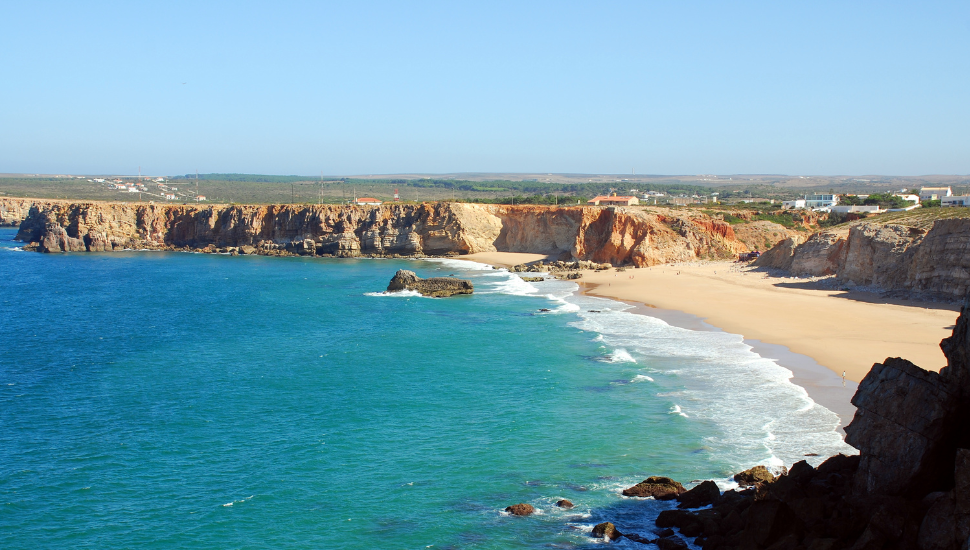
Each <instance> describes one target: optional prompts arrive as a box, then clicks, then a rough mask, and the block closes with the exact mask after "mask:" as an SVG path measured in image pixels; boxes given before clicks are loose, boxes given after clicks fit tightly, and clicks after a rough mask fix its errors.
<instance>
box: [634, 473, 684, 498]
mask: <svg viewBox="0 0 970 550" xmlns="http://www.w3.org/2000/svg"><path fill="white" fill-rule="evenodd" d="M684 492H686V490H685V489H684V486H683V485H681V484H680V483H679V482H677V481H674V480H672V479H670V478H669V477H661V476H651V477H648V478H647V479H645V480H643V481H641V482H640V483H637V484H636V485H634V486H633V487H630V488H628V489H624V490H623V496H628V497H653V498H655V499H657V500H671V499H674V498H677V495H680V494H681V493H684Z"/></svg>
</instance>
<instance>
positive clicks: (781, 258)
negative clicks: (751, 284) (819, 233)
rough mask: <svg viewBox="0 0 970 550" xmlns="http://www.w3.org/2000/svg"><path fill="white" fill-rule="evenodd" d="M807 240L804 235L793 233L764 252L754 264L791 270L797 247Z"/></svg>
mask: <svg viewBox="0 0 970 550" xmlns="http://www.w3.org/2000/svg"><path fill="white" fill-rule="evenodd" d="M803 242H805V237H803V236H802V235H792V236H791V237H788V238H787V239H783V240H781V241H779V242H778V243H776V244H775V245H774V246H773V247H772V248H770V249H769V250H768V251H766V252H763V253H762V254H761V256H759V257H758V259H757V260H755V261H754V262H753V264H752V265H755V266H757V267H769V268H773V269H783V270H785V271H791V266H792V261H794V259H795V249H796V248H797V247H798V245H800V244H802V243H803Z"/></svg>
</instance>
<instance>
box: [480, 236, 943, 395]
mask: <svg viewBox="0 0 970 550" xmlns="http://www.w3.org/2000/svg"><path fill="white" fill-rule="evenodd" d="M463 258H466V259H469V260H474V261H478V262H483V263H489V264H492V265H496V266H504V267H507V266H510V265H515V264H519V263H523V262H528V261H534V260H537V259H541V258H543V256H542V255H539V254H518V253H503V252H491V253H482V254H471V255H468V256H463ZM577 282H578V283H579V284H580V287H581V288H582V289H583V290H584V292H587V293H589V294H590V295H594V296H603V297H609V298H615V299H618V300H623V301H627V302H635V303H640V304H644V305H646V306H647V307H649V308H657V314H658V315H657V316H658V317H663V316H664V315H665V314H666V315H668V316H669V315H670V314H671V313H670V312H671V311H673V312H683V313H686V314H690V315H693V316H696V317H698V318H700V319H703V321H704V322H706V323H708V324H710V325H712V326H714V327H717V328H720V329H722V330H725V331H727V332H730V333H734V334H740V335H742V336H744V338H745V339H746V340H755V341H758V343H762V344H765V345H768V346H770V345H777V346H784V347H786V348H788V349H789V350H790V351H791V352H793V353H795V354H801V355H805V356H808V357H810V358H812V359H814V360H815V361H816V362H817V363H818V364H819V365H822V366H824V367H827V368H828V369H830V370H832V371H833V372H835V373H837V374H838V375H839V376H841V375H842V372H843V371H845V373H846V378H847V379H848V380H850V381H854V382H858V381H859V380H861V379H862V378H863V377H864V376H865V375H866V373H867V372H869V369H870V368H871V367H872V365H873V363H879V362H882V361H883V360H884V359H886V358H887V357H903V358H905V359H908V360H910V361H912V362H913V363H915V364H917V365H919V366H920V367H923V368H925V369H927V370H932V371H939V370H940V369H941V368H942V367H944V366H945V365H946V358H945V357H944V356H943V353H942V351H940V347H939V342H940V340H942V339H943V338H945V337H947V336H949V335H950V331H951V330H952V326H953V324H954V322H955V321H956V318H957V316H958V315H959V308H958V307H957V306H955V305H951V304H940V303H935V302H918V301H910V300H893V299H883V298H880V297H879V296H878V295H875V294H872V293H866V292H856V291H852V292H847V291H840V290H832V289H826V288H823V285H820V284H818V283H815V282H813V281H811V280H809V279H797V278H781V277H771V276H768V275H767V274H765V273H763V272H760V271H756V270H753V269H751V268H749V267H746V266H745V267H742V266H741V264H737V263H735V262H729V261H721V262H694V263H689V264H680V265H664V266H655V267H652V268H640V269H633V268H628V269H626V271H622V272H617V271H615V270H613V269H611V270H609V271H600V272H592V271H586V272H584V273H583V278H582V279H580V280H578V281H577ZM664 310H666V313H665V311H664ZM643 312H645V313H648V314H649V311H648V310H645V311H643ZM682 321H683V320H682ZM672 324H679V325H683V324H684V322H680V323H678V322H676V321H673V322H672Z"/></svg>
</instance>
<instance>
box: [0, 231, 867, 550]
mask: <svg viewBox="0 0 970 550" xmlns="http://www.w3.org/2000/svg"><path fill="white" fill-rule="evenodd" d="M15 233H16V230H14V229H9V228H2V229H0V546H2V547H3V548H7V549H16V548H166V549H167V548H176V547H178V548H281V549H289V548H321V549H337V548H381V549H385V548H386V549H398V548H400V549H411V548H437V549H444V548H467V549H518V548H522V549H534V548H585V547H587V546H592V545H594V544H596V541H593V540H592V539H590V538H589V531H590V528H591V527H592V526H593V525H595V524H596V523H599V522H600V521H605V520H610V521H613V522H614V523H616V524H617V526H618V528H619V529H620V530H621V531H624V532H627V531H629V532H642V533H646V532H647V531H648V530H649V529H650V528H651V527H652V521H653V519H654V518H655V517H656V515H657V513H659V511H660V510H662V509H665V508H667V507H668V506H669V504H668V503H662V502H657V501H652V500H646V501H643V500H638V499H628V498H625V497H622V496H621V495H620V490H622V489H623V488H625V487H629V486H630V485H633V484H634V483H636V482H638V481H640V480H642V479H644V478H645V477H647V476H649V475H667V476H670V477H673V478H675V479H677V480H680V481H682V482H684V483H685V484H686V483H688V482H690V481H692V480H700V479H711V478H713V479H717V480H719V481H720V482H721V484H722V486H724V487H728V486H730V484H729V481H728V478H729V476H730V475H731V474H732V473H734V472H736V471H738V470H740V469H743V468H747V467H751V466H754V465H756V464H769V465H782V464H784V465H789V466H790V465H791V464H792V463H793V462H795V461H797V460H800V459H802V458H803V457H804V455H805V454H807V453H817V454H819V455H820V456H819V457H817V458H815V457H813V458H811V459H810V460H811V461H812V462H814V463H816V464H817V463H818V462H820V461H821V460H822V459H824V457H825V456H828V455H831V454H834V453H837V452H840V451H841V452H851V449H850V448H849V447H847V446H845V444H844V443H842V441H841V438H840V436H839V435H838V433H837V432H836V426H837V423H838V419H837V417H836V416H835V414H833V413H832V412H830V411H828V410H826V409H824V408H822V407H819V406H818V405H815V404H814V403H813V402H812V401H811V400H810V399H809V398H808V397H807V395H806V393H805V392H804V391H803V390H802V389H801V388H799V387H797V386H794V385H792V384H791V383H790V382H789V378H790V377H791V372H790V371H788V370H787V369H784V368H782V367H780V366H778V365H777V364H775V363H774V362H773V361H770V360H767V359H764V358H761V357H759V356H758V355H756V354H754V353H753V352H752V351H751V349H750V347H749V346H747V345H745V344H744V343H743V342H742V338H741V337H740V336H737V335H732V334H727V333H723V332H701V331H692V330H687V329H682V328H677V327H672V326H670V325H667V324H666V323H664V322H663V321H660V320H658V319H655V318H652V317H647V316H643V315H637V314H634V313H631V312H629V311H628V310H629V306H627V305H625V304H622V303H619V302H614V301H610V300H605V299H599V298H590V297H583V296H579V295H577V293H576V289H577V287H576V285H575V284H573V283H569V282H562V281H545V282H541V283H525V282H523V281H522V280H521V279H519V278H518V277H517V276H515V275H513V274H510V273H508V272H506V271H505V270H494V269H491V268H489V267H488V266H483V265H481V264H475V263H472V262H464V261H460V260H440V261H427V260H425V261H421V260H372V259H360V260H353V259H344V260H341V259H315V258H267V257H255V256H239V257H230V256H225V255H203V254H189V253H167V252H139V251H131V252H121V253H103V254H53V255H45V254H38V253H33V252H24V251H21V250H18V249H17V248H16V247H17V246H19V244H20V243H15V242H13V241H12V240H11V239H12V238H13V236H14V234H15ZM402 268H403V269H411V270H413V271H416V272H417V273H418V275H420V276H423V277H428V276H440V275H450V274H455V275H457V276H461V277H465V278H469V279H471V280H472V281H473V282H474V284H475V290H476V292H475V294H474V295H472V296H459V297H453V298H447V299H433V298H423V297H420V296H416V295H413V294H412V293H403V294H396V295H387V294H384V293H383V292H382V291H383V289H384V288H385V287H386V286H387V283H388V280H389V279H390V278H391V276H392V275H393V274H394V273H395V272H396V271H397V270H398V269H402ZM542 308H545V309H549V310H550V311H548V312H541V311H539V310H540V309H542ZM590 310H594V311H590ZM561 498H566V499H569V500H571V501H572V502H574V503H575V504H576V507H575V508H574V509H572V510H568V511H566V510H560V509H558V508H556V507H555V506H554V505H553V503H555V502H556V501H557V500H558V499H561ZM519 502H527V503H531V504H533V505H534V506H535V507H536V508H537V509H538V510H539V513H538V514H537V515H535V516H532V517H526V518H520V517H509V516H507V515H506V514H505V513H504V512H503V509H504V508H505V507H506V506H508V505H510V504H515V503H519ZM615 546H616V547H618V548H623V547H627V546H629V547H631V548H632V547H634V546H638V545H636V544H634V543H632V542H629V541H625V542H623V541H621V542H619V543H616V544H615Z"/></svg>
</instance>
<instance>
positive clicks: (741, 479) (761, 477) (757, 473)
mask: <svg viewBox="0 0 970 550" xmlns="http://www.w3.org/2000/svg"><path fill="white" fill-rule="evenodd" d="M774 480H775V476H773V475H772V474H771V472H769V471H768V468H765V467H764V466H755V467H754V468H749V469H747V470H745V471H743V472H740V473H737V474H735V475H734V481H737V482H738V485H740V486H742V487H750V486H752V485H756V484H758V483H771V482H772V481H774Z"/></svg>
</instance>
